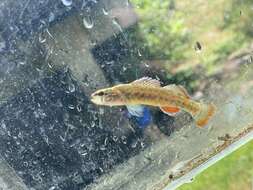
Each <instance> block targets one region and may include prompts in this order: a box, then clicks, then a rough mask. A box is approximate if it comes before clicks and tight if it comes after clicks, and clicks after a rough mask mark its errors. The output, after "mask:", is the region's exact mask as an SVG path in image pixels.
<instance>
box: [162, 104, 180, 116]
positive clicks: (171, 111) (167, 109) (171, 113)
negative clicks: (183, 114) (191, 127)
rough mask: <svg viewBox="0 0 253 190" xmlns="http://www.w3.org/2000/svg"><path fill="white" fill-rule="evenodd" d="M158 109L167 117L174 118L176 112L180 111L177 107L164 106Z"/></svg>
mask: <svg viewBox="0 0 253 190" xmlns="http://www.w3.org/2000/svg"><path fill="white" fill-rule="evenodd" d="M160 109H161V110H162V111H163V112H164V113H165V114H167V115H169V116H175V115H176V114H177V113H178V112H180V109H179V108H178V107H171V106H166V107H160Z"/></svg>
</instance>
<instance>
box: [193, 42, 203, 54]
mask: <svg viewBox="0 0 253 190" xmlns="http://www.w3.org/2000/svg"><path fill="white" fill-rule="evenodd" d="M194 49H195V51H196V52H197V53H199V52H201V50H202V46H201V44H200V43H199V42H196V44H195V46H194Z"/></svg>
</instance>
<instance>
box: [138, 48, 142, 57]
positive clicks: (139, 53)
mask: <svg viewBox="0 0 253 190" xmlns="http://www.w3.org/2000/svg"><path fill="white" fill-rule="evenodd" d="M138 55H139V56H140V57H141V56H142V54H141V52H140V50H139V49H138Z"/></svg>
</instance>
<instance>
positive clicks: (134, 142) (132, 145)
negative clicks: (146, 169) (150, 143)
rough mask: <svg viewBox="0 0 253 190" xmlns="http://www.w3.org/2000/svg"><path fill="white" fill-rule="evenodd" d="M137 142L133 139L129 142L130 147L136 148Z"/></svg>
mask: <svg viewBox="0 0 253 190" xmlns="http://www.w3.org/2000/svg"><path fill="white" fill-rule="evenodd" d="M137 144H138V141H137V140H135V141H133V142H132V143H131V148H136V147H137Z"/></svg>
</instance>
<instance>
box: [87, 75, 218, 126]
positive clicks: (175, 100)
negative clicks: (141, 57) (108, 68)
mask: <svg viewBox="0 0 253 190" xmlns="http://www.w3.org/2000/svg"><path fill="white" fill-rule="evenodd" d="M91 101H92V102H93V103H95V104H98V105H105V106H133V105H148V106H156V107H160V109H161V110H162V111H163V112H164V113H166V114H168V115H170V116H175V114H177V113H178V112H180V110H184V111H186V112H188V113H190V114H191V115H192V117H193V118H194V120H195V122H196V125H197V126H198V127H204V126H205V125H206V124H207V123H208V121H209V119H210V118H211V117H212V116H213V115H214V113H215V110H216V107H215V106H214V105H213V104H204V103H200V102H197V101H194V100H192V99H191V98H190V96H189V95H188V93H187V91H186V90H185V89H184V88H183V87H182V86H180V85H174V84H172V85H168V86H164V87H161V85H160V82H159V81H158V80H155V79H152V78H149V77H143V78H141V79H138V80H135V81H133V82H131V83H128V84H119V85H116V86H113V87H111V88H105V89H101V90H98V91H96V92H94V93H93V94H92V95H91Z"/></svg>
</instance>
